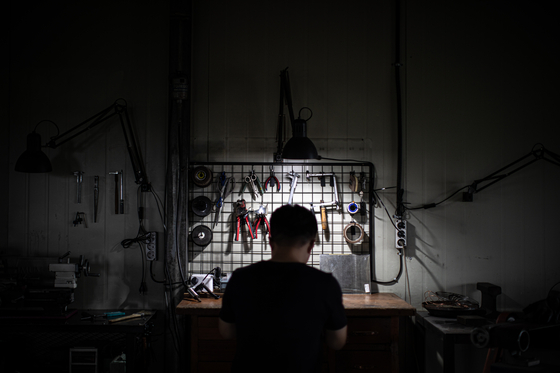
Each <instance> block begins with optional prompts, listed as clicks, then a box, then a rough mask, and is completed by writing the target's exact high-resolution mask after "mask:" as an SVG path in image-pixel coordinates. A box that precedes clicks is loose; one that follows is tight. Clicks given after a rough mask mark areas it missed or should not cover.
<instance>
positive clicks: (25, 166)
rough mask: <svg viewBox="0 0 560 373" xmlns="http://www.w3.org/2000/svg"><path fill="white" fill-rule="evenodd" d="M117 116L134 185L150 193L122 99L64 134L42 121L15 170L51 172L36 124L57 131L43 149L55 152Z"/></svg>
mask: <svg viewBox="0 0 560 373" xmlns="http://www.w3.org/2000/svg"><path fill="white" fill-rule="evenodd" d="M115 115H118V116H119V119H120V122H121V127H122V130H123V133H124V139H125V141H126V147H127V150H128V155H129V156H130V160H131V162H132V169H133V170H134V177H135V179H136V184H139V185H141V189H142V190H143V191H149V190H150V184H149V182H148V177H147V176H146V169H145V167H144V163H143V162H142V157H141V156H140V152H139V150H138V146H137V145H136V140H135V137H134V131H133V130H132V125H131V124H130V119H129V117H128V112H127V104H126V101H125V100H123V99H118V100H116V101H115V102H114V103H113V104H112V105H111V106H109V107H108V108H106V109H104V110H102V111H100V112H99V113H97V114H95V115H94V116H92V117H90V118H89V119H86V120H85V121H83V122H81V123H79V124H78V125H76V126H74V127H72V128H70V129H69V130H68V131H66V132H64V133H60V131H59V129H58V126H57V125H56V123H54V122H52V121H50V120H42V121H40V122H39V123H37V125H36V126H35V128H34V129H33V132H31V133H30V134H29V135H27V149H26V150H25V152H23V154H22V155H21V156H20V157H19V158H18V160H17V162H16V166H15V170H16V171H19V172H28V173H41V172H51V171H52V166H51V162H50V161H49V158H48V157H47V155H46V154H45V153H43V151H42V150H41V135H39V134H38V133H37V132H36V130H37V126H39V124H41V123H44V122H49V123H52V124H54V125H55V127H56V129H57V131H58V132H57V134H56V135H55V136H53V137H51V139H50V140H49V142H47V143H46V144H45V145H44V146H45V147H48V148H52V149H55V148H57V147H59V146H60V145H62V144H64V143H65V142H67V141H70V140H71V139H73V138H74V137H76V136H78V135H81V134H82V133H84V132H85V131H87V130H89V129H91V128H93V127H95V126H96V125H98V124H100V123H102V122H104V121H106V120H108V119H109V118H112V117H113V116H115Z"/></svg>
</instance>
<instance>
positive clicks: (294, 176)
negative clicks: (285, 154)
mask: <svg viewBox="0 0 560 373" xmlns="http://www.w3.org/2000/svg"><path fill="white" fill-rule="evenodd" d="M286 176H288V177H289V178H290V179H292V181H291V183H290V198H289V199H288V205H293V204H294V203H293V202H294V192H295V190H296V186H297V182H298V179H299V174H296V173H295V172H294V171H293V170H292V171H290V172H288V174H287V175H286Z"/></svg>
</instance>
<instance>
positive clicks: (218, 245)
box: [187, 162, 373, 274]
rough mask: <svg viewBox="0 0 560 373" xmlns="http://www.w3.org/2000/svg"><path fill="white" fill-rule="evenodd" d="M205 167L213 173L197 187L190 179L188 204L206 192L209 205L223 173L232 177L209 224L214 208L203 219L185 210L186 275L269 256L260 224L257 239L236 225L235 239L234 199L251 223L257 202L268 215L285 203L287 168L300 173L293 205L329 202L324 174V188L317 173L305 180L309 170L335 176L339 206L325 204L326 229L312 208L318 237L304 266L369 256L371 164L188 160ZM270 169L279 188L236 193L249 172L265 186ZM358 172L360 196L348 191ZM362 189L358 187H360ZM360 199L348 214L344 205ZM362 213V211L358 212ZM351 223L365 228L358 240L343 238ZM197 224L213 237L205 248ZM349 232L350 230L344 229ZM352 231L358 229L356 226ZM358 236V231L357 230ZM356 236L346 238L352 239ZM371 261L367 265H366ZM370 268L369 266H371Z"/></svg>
mask: <svg viewBox="0 0 560 373" xmlns="http://www.w3.org/2000/svg"><path fill="white" fill-rule="evenodd" d="M199 166H204V167H206V168H207V169H209V170H210V171H212V183H211V184H210V185H208V186H206V187H199V186H197V185H195V184H194V183H192V182H190V183H189V192H188V195H189V205H190V201H192V200H193V199H194V198H196V197H198V196H206V197H208V198H209V199H210V200H211V201H213V202H214V203H215V202H216V201H217V200H218V198H219V192H218V186H217V185H218V180H219V177H220V175H221V173H222V172H224V173H225V176H226V177H233V178H234V179H235V181H236V183H235V186H234V189H233V191H232V193H231V194H230V195H229V196H228V197H227V198H226V199H225V201H224V204H223V207H222V212H221V214H220V216H219V219H218V222H217V225H216V226H215V227H214V219H215V216H216V215H215V213H214V211H213V212H212V213H210V214H209V215H207V216H205V217H200V216H197V215H195V214H194V213H193V211H192V209H191V208H189V222H190V224H189V228H188V229H189V239H188V247H187V253H188V268H187V270H188V272H189V274H195V273H198V274H205V273H208V272H209V271H211V270H212V269H213V268H215V267H217V266H219V267H221V268H222V271H224V272H228V273H229V272H232V271H233V270H235V269H236V268H239V267H244V266H246V265H249V264H251V263H255V262H258V261H261V260H267V259H270V247H269V242H268V236H267V233H266V231H265V230H264V229H263V227H262V223H261V225H260V226H259V229H258V232H256V234H257V237H256V238H254V239H253V238H251V237H250V235H249V232H248V230H247V229H246V227H244V228H242V229H241V234H240V238H239V241H236V240H235V235H236V232H235V230H236V216H235V212H234V211H235V202H236V201H237V200H238V199H245V201H246V204H247V209H248V210H249V211H251V210H252V211H253V212H250V215H249V216H250V221H251V222H253V221H254V219H255V213H254V211H256V210H257V209H258V208H259V206H260V205H266V206H267V218H270V214H271V213H272V212H273V211H274V210H275V209H277V208H278V207H280V206H282V205H284V204H287V203H288V200H289V196H290V183H291V179H290V178H288V176H287V175H288V173H289V172H292V171H293V172H295V173H296V174H299V178H298V183H297V187H296V190H295V192H294V195H293V203H294V204H299V205H302V206H304V207H307V208H311V204H312V203H313V204H318V203H320V201H321V200H322V201H325V202H330V201H333V198H334V197H333V193H334V187H333V186H331V182H330V180H331V179H330V178H329V177H326V178H325V182H324V186H323V185H322V182H321V180H320V178H319V177H312V178H310V179H309V180H308V179H307V177H306V175H307V172H309V173H310V174H323V173H324V174H330V173H332V174H334V176H335V179H336V186H337V192H338V199H339V206H340V208H339V209H338V210H336V209H335V208H334V207H327V208H326V213H327V214H326V215H327V229H325V230H324V229H322V225H321V213H320V209H319V208H315V209H314V210H315V212H316V216H317V221H318V237H317V240H316V242H315V248H314V249H313V251H312V255H311V257H310V259H309V262H308V264H309V265H311V266H313V267H316V268H319V263H320V255H321V254H370V260H372V258H373V255H372V253H373V249H372V246H373V240H372V239H371V235H372V232H373V221H372V219H371V214H372V213H373V204H372V202H371V201H372V198H371V197H372V193H373V192H372V190H373V186H372V183H371V180H372V178H373V164H371V163H369V162H363V163H323V162H320V163H272V162H252V163H251V162H200V163H199V162H193V163H191V170H192V169H193V168H195V167H199ZM270 167H273V170H274V173H275V176H276V177H277V178H278V180H279V181H280V183H281V187H280V191H277V188H274V190H272V188H270V187H269V188H268V191H266V192H264V194H263V195H262V196H261V195H258V196H257V198H255V199H253V198H252V196H251V194H250V193H249V191H248V188H245V191H244V192H243V193H242V194H239V192H240V190H241V188H242V184H243V180H244V179H245V177H246V176H247V175H249V174H250V172H251V171H254V172H255V174H256V175H257V177H258V178H259V180H260V182H261V184H262V185H263V187H264V185H265V181H266V180H267V178H268V177H269V176H270ZM352 173H354V174H355V175H356V176H358V177H360V176H363V177H364V178H365V180H366V183H365V184H366V185H365V189H364V190H363V196H362V197H360V195H359V193H358V192H354V191H352V190H351V189H350V186H349V185H350V179H351V175H352ZM360 189H361V186H360ZM362 201H363V202H364V203H365V211H364V210H362V209H361V210H360V211H359V212H357V213H355V214H353V215H351V214H350V213H349V212H348V205H349V204H350V203H351V202H356V203H357V204H358V205H360V202H362ZM362 212H363V213H362ZM352 221H355V222H356V223H357V224H359V225H360V226H361V227H362V229H363V232H364V238H363V239H362V240H361V241H360V242H358V243H348V242H347V240H346V239H345V238H344V234H343V232H344V229H345V228H346V227H347V226H348V224H350V223H351V222H352ZM199 225H205V226H207V227H208V228H210V229H211V230H212V241H211V242H210V244H208V245H207V246H205V247H201V246H197V245H196V244H195V243H194V242H193V240H192V236H191V232H192V230H193V228H195V227H196V226H199ZM347 232H348V233H349V234H350V235H351V232H352V228H351V226H350V228H349V229H348V230H347ZM356 232H359V230H358V229H356ZM356 236H357V234H356ZM356 236H351V237H352V238H355V237H356ZM370 264H371V263H370ZM371 267H373V266H372V265H371Z"/></svg>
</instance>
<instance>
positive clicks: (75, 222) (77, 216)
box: [72, 212, 87, 228]
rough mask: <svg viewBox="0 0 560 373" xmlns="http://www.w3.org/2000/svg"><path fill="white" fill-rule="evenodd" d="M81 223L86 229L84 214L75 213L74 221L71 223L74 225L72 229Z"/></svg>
mask: <svg viewBox="0 0 560 373" xmlns="http://www.w3.org/2000/svg"><path fill="white" fill-rule="evenodd" d="M82 215H83V218H82ZM82 222H84V228H87V220H86V213H85V212H77V213H76V219H74V221H73V222H72V223H73V224H74V227H75V226H77V225H78V224H82Z"/></svg>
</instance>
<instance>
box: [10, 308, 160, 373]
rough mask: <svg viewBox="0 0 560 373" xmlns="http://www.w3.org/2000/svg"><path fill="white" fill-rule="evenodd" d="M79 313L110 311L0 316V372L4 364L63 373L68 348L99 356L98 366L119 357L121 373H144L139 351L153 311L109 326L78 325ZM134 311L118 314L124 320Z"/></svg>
mask: <svg viewBox="0 0 560 373" xmlns="http://www.w3.org/2000/svg"><path fill="white" fill-rule="evenodd" d="M82 311H86V312H88V313H90V314H96V315H103V314H104V312H108V311H114V310H74V311H72V312H69V313H67V315H65V316H59V317H55V316H41V315H40V314H37V315H35V316H34V315H27V316H25V317H22V316H6V315H2V316H1V317H0V350H1V351H0V368H2V366H3V365H2V364H3V363H4V364H9V365H8V367H11V366H13V367H14V369H15V368H17V369H16V370H18V371H23V372H27V371H39V370H33V368H34V367H37V369H38V368H39V367H40V369H41V371H43V370H44V371H67V370H68V364H69V349H70V348H74V347H94V348H97V349H98V351H99V352H98V361H99V366H101V363H102V362H103V359H113V358H115V356H117V355H118V354H120V353H122V352H124V353H126V356H127V359H126V371H127V372H130V373H134V372H144V371H145V368H146V362H145V361H143V359H145V358H146V357H147V354H146V353H144V352H143V349H144V346H145V345H146V344H145V341H144V339H143V338H144V337H145V336H146V335H149V333H150V329H151V327H152V324H153V319H154V318H155V316H156V311H149V314H147V315H146V316H143V317H139V318H133V319H129V320H125V321H120V322H114V323H109V322H108V321H107V319H103V318H96V319H94V320H93V321H91V320H82ZM138 311H139V310H124V312H125V315H131V314H133V313H136V312H138ZM113 350H114V351H113ZM141 359H142V361H141ZM0 370H1V369H0ZM9 371H11V370H9ZM98 371H100V370H99V369H98Z"/></svg>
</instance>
